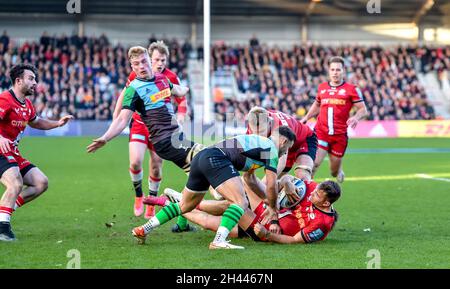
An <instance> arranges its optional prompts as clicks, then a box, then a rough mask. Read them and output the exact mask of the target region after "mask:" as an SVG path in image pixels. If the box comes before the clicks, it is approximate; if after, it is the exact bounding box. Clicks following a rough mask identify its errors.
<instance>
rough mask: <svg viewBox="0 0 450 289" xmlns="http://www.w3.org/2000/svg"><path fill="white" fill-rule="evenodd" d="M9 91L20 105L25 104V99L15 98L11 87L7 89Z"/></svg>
mask: <svg viewBox="0 0 450 289" xmlns="http://www.w3.org/2000/svg"><path fill="white" fill-rule="evenodd" d="M9 93H10V94H11V95H12V96H13V98H14V99H15V100H16V101H17V102H18V103H20V104H21V105H25V104H26V103H25V101H21V100H20V99H18V98H17V96H16V94H15V93H14V90H13V89H12V88H10V89H9Z"/></svg>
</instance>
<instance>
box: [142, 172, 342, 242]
mask: <svg viewBox="0 0 450 289" xmlns="http://www.w3.org/2000/svg"><path fill="white" fill-rule="evenodd" d="M294 182H296V179H295V178H294V177H293V176H291V175H284V176H283V177H282V178H281V179H279V183H278V188H279V189H280V190H281V189H284V190H285V191H286V193H287V191H293V190H295V189H296V187H295V185H294ZM304 182H305V188H306V191H305V194H304V196H303V198H302V199H301V201H300V202H299V203H298V204H297V205H295V206H293V207H292V208H290V209H282V210H280V212H279V213H278V220H273V221H272V222H270V223H268V224H266V225H262V224H261V223H262V220H263V217H262V213H263V212H264V210H265V207H266V206H267V205H266V204H265V202H264V200H263V199H262V198H261V197H259V196H258V195H257V194H256V193H255V192H254V191H253V190H252V189H250V188H249V187H248V186H246V187H245V191H246V193H247V196H248V200H249V204H250V207H251V210H249V209H248V210H246V211H245V213H244V215H243V216H242V217H241V219H240V220H239V228H238V227H235V228H234V229H233V230H232V231H231V232H230V235H229V236H230V237H244V236H249V237H251V238H252V239H253V240H255V241H269V242H276V243H283V244H291V243H312V242H317V241H322V240H324V239H325V238H326V237H327V236H328V234H329V233H330V232H331V230H332V229H333V227H334V225H335V223H336V221H337V219H338V214H337V212H336V211H335V210H334V208H333V206H332V204H333V203H334V202H336V201H337V200H338V199H339V197H340V195H341V189H340V187H339V185H338V184H337V183H336V182H333V181H325V182H322V183H320V184H317V183H315V182H314V181H304ZM263 186H264V185H263ZM263 189H264V190H265V186H264V187H263ZM164 194H165V195H167V196H168V198H166V197H165V196H162V197H158V198H151V199H150V198H148V199H147V200H146V202H151V203H152V204H156V205H160V206H166V205H169V204H170V203H171V201H174V202H178V201H179V200H180V199H181V194H180V193H178V192H175V191H174V190H171V189H166V190H165V192H164ZM228 206H229V202H228V201H212V200H210V201H202V202H201V203H200V205H198V206H197V208H196V210H193V211H191V212H189V213H186V214H184V216H185V217H186V218H188V219H189V220H190V221H191V222H194V223H196V224H198V225H200V226H201V227H203V228H204V229H207V230H211V231H217V228H218V227H219V225H220V215H221V214H223V212H224V211H225V210H226V209H227V208H228Z"/></svg>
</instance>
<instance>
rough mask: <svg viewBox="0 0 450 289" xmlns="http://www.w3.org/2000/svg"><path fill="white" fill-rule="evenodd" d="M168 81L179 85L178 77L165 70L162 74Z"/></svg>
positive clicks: (167, 69)
mask: <svg viewBox="0 0 450 289" xmlns="http://www.w3.org/2000/svg"><path fill="white" fill-rule="evenodd" d="M162 73H163V74H164V75H165V76H166V77H167V78H168V79H169V80H170V82H172V83H173V84H179V82H180V81H179V79H178V75H177V74H176V73H175V72H173V71H172V70H170V69H169V68H165V69H164V71H163V72H162Z"/></svg>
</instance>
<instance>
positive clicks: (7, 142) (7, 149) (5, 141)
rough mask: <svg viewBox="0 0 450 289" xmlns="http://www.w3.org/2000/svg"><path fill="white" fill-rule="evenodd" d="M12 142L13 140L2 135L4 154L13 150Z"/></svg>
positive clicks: (0, 139)
mask: <svg viewBox="0 0 450 289" xmlns="http://www.w3.org/2000/svg"><path fill="white" fill-rule="evenodd" d="M12 143H13V142H12V141H10V140H9V139H7V138H5V137H2V136H0V151H1V152H2V153H3V154H6V153H8V152H10V151H11V144H12Z"/></svg>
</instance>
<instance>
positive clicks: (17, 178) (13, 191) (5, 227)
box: [0, 156, 23, 241]
mask: <svg viewBox="0 0 450 289" xmlns="http://www.w3.org/2000/svg"><path fill="white" fill-rule="evenodd" d="M2 157H3V156H2ZM1 165H2V166H1V169H2V171H3V172H2V175H1V178H0V182H1V183H2V184H3V185H4V186H5V188H6V190H5V192H4V193H3V196H2V198H1V200H0V241H14V240H16V238H15V236H14V233H13V232H12V230H11V214H12V213H13V211H14V205H15V202H16V200H17V197H18V196H19V194H20V192H21V191H22V188H23V180H22V176H21V175H20V170H19V167H18V166H17V164H15V165H12V164H8V163H3V162H2V163H1Z"/></svg>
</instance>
